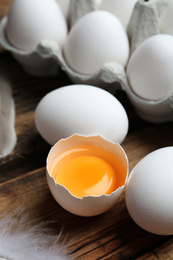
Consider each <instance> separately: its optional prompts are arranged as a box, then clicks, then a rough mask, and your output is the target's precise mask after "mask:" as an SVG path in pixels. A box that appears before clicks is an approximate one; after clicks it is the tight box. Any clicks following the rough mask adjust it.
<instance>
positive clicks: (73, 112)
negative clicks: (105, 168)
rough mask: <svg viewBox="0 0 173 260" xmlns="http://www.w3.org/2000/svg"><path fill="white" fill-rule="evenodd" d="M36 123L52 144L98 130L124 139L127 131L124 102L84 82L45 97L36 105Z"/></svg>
mask: <svg viewBox="0 0 173 260" xmlns="http://www.w3.org/2000/svg"><path fill="white" fill-rule="evenodd" d="M35 124H36V127H37V130H38V132H39V133H40V135H41V136H42V137H43V138H44V139H45V140H46V141H47V142H48V143H49V144H51V145H54V144H55V143H56V142H57V141H58V140H60V139H62V138H67V137H69V136H71V135H73V134H81V135H98V134H99V135H101V136H103V137H104V138H106V139H108V140H111V141H113V142H117V143H121V142H122V141H123V140H124V138H125V137H126V135H127V132H128V117H127V114H126V111H125V109H124V107H123V106H122V105H121V103H120V102H119V101H118V100H117V99H116V98H115V97H114V96H113V95H112V94H110V93H109V92H107V91H106V90H103V89H100V88H98V87H94V86H90V85H82V84H81V85H69V86H64V87H61V88H58V89H55V90H53V91H51V92H50V93H48V94H47V95H46V96H45V97H43V98H42V100H41V101H40V102H39V104H38V105H37V107H36V111H35Z"/></svg>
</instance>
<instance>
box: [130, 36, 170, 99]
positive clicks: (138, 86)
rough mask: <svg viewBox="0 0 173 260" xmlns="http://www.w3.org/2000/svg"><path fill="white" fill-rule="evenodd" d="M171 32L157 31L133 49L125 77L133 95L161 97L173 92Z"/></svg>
mask: <svg viewBox="0 0 173 260" xmlns="http://www.w3.org/2000/svg"><path fill="white" fill-rule="evenodd" d="M172 46H173V36H171V35H166V34H158V35H155V36H152V37H150V38H148V39H147V40H145V41H144V42H143V43H142V44H141V45H139V47H138V48H137V49H136V50H135V51H134V52H133V54H132V56H131V57H130V60H129V63H128V65H127V77H128V81H129V84H130V86H131V89H132V90H133V92H135V93H136V95H138V96H140V97H141V98H143V99H147V100H155V101H157V100H161V99H164V98H167V97H169V96H170V95H171V94H172V93H173V73H172V68H173V48H172Z"/></svg>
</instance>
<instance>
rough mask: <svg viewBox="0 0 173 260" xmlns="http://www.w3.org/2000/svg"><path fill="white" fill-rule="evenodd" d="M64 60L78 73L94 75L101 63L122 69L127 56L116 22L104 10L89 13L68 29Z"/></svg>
mask: <svg viewBox="0 0 173 260" xmlns="http://www.w3.org/2000/svg"><path fill="white" fill-rule="evenodd" d="M64 57H65V60H66V62H67V63H68V65H69V66H70V67H71V69H72V70H74V71H76V72H78V73H80V74H94V73H97V72H98V71H99V70H100V69H101V68H102V66H103V65H104V64H105V63H108V62H117V63H120V64H121V65H122V66H124V67H125V66H126V63H127V60H128V57H129V42H128V37H127V34H126V32H125V30H124V28H123V26H122V24H121V23H120V21H119V20H118V19H117V18H116V17H115V16H114V15H112V14H111V13H109V12H106V11H93V12H90V13H88V14H86V15H84V16H83V17H82V18H80V19H79V20H78V21H77V22H76V23H75V25H74V26H73V27H72V29H71V31H70V33H69V34H68V37H67V40H66V42H65V45H64Z"/></svg>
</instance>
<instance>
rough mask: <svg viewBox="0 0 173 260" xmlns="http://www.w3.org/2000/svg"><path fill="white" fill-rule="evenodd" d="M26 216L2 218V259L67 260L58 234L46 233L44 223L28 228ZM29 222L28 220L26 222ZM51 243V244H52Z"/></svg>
mask: <svg viewBox="0 0 173 260" xmlns="http://www.w3.org/2000/svg"><path fill="white" fill-rule="evenodd" d="M25 222H26V217H24V218H23V217H20V218H19V217H14V215H12V216H6V217H3V218H2V219H1V220H0V260H1V259H2V260H67V259H69V258H68V257H67V256H66V255H65V253H64V252H65V250H66V249H65V248H64V246H62V245H60V244H59V243H58V241H59V239H60V236H61V232H60V233H59V234H58V235H57V236H53V235H48V234H45V228H44V227H43V224H40V225H37V226H34V227H32V228H30V229H29V228H28V227H27V225H26V224H25ZM26 223H27V222H26ZM50 244H51V245H50Z"/></svg>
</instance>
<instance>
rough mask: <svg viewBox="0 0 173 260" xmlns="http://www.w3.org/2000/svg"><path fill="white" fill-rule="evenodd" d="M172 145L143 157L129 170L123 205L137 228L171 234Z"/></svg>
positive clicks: (172, 193)
mask: <svg viewBox="0 0 173 260" xmlns="http://www.w3.org/2000/svg"><path fill="white" fill-rule="evenodd" d="M172 158H173V147H172V146H170V147H164V148H160V149H158V150H155V151H153V152H151V153H150V154H148V155H147V156H145V157H144V158H143V159H142V160H141V161H140V162H139V163H138V164H137V165H136V166H135V167H134V168H133V170H132V172H131V173H130V176H129V179H128V182H127V185H126V197H125V199H126V205H127V209H128V211H129V214H130V216H131V217H132V219H133V220H134V221H135V222H136V224H138V225H139V226H140V227H141V228H143V229H145V230H147V231H148V232H151V233H154V234H158V235H172V234H173V217H172V216H173V203H172V198H173V165H172Z"/></svg>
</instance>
